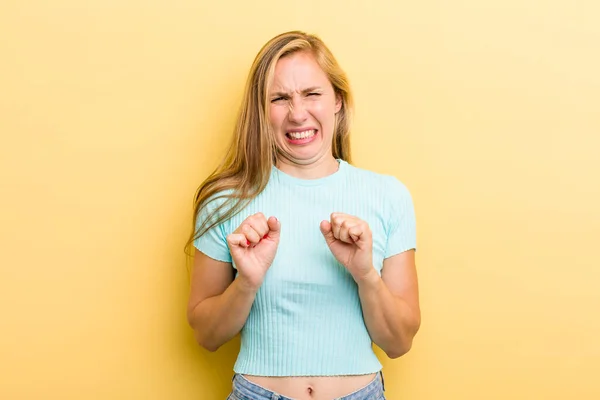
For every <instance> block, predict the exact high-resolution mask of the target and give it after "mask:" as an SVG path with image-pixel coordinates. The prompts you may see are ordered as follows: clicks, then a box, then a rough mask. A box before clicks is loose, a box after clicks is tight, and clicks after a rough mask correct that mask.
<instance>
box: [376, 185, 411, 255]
mask: <svg viewBox="0 0 600 400" xmlns="http://www.w3.org/2000/svg"><path fill="white" fill-rule="evenodd" d="M390 180H391V181H390V182H389V187H388V189H387V193H388V196H389V203H388V204H389V206H388V207H387V210H388V213H389V214H388V219H387V221H388V229H387V232H388V236H387V245H386V249H385V257H384V258H388V257H391V256H394V255H396V254H400V253H402V252H404V251H407V250H411V249H415V250H416V249H417V228H416V218H415V209H414V205H413V200H412V196H411V195H410V192H409V190H408V188H407V187H406V186H405V185H404V184H403V183H402V182H400V181H399V180H398V179H396V178H395V177H390Z"/></svg>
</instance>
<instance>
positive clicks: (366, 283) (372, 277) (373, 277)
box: [354, 267, 381, 288]
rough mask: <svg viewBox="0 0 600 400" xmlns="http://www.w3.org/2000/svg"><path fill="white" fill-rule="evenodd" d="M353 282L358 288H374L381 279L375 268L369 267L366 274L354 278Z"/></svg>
mask: <svg viewBox="0 0 600 400" xmlns="http://www.w3.org/2000/svg"><path fill="white" fill-rule="evenodd" d="M354 280H355V281H356V283H357V284H358V286H359V288H366V287H376V285H377V284H379V281H380V280H381V277H380V276H379V274H378V273H377V271H376V270H375V268H374V267H371V268H370V269H369V270H368V271H367V272H366V273H364V274H362V275H361V276H359V277H357V278H354Z"/></svg>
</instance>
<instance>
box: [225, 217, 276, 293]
mask: <svg viewBox="0 0 600 400" xmlns="http://www.w3.org/2000/svg"><path fill="white" fill-rule="evenodd" d="M280 228H281V224H280V223H279V221H278V220H277V218H275V217H270V218H269V219H268V220H267V218H266V217H265V216H264V215H263V213H257V214H254V215H251V216H249V217H248V218H246V219H245V220H244V222H242V223H241V225H240V226H239V227H238V228H237V229H236V230H235V231H234V232H233V233H232V234H230V235H228V236H227V244H228V246H229V251H230V253H231V257H232V258H233V261H234V262H235V265H236V267H237V270H238V274H239V276H238V278H237V279H241V280H242V282H243V283H244V284H245V285H247V287H248V288H250V289H252V290H258V288H259V287H260V285H261V284H262V282H263V279H264V278H265V274H266V273H267V270H268V269H269V267H270V266H271V264H272V263H273V260H274V259H275V254H276V253H277V246H278V245H279V231H280Z"/></svg>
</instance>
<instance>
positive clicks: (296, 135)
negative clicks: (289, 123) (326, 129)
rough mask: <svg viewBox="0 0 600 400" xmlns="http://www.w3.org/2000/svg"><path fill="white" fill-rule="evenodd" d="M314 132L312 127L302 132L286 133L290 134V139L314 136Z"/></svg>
mask: <svg viewBox="0 0 600 400" xmlns="http://www.w3.org/2000/svg"><path fill="white" fill-rule="evenodd" d="M314 134H315V130H314V129H310V130H308V131H304V132H288V135H290V137H291V138H292V139H306V138H308V137H311V136H314Z"/></svg>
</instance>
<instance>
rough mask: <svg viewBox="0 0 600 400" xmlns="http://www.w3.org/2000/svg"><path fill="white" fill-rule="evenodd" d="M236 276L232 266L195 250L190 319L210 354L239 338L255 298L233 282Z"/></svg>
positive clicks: (251, 291) (239, 282) (248, 289)
mask: <svg viewBox="0 0 600 400" xmlns="http://www.w3.org/2000/svg"><path fill="white" fill-rule="evenodd" d="M234 274H235V270H234V269H233V267H232V265H231V263H227V262H222V261H216V260H213V259H212V258H210V257H208V256H207V255H205V254H204V253H202V252H200V251H198V250H196V255H195V257H194V266H193V270H192V281H191V292H190V297H189V302H188V311H187V317H188V322H189V324H190V326H191V327H192V329H193V330H194V337H195V338H196V341H197V342H198V343H199V344H200V345H201V346H202V347H204V348H205V349H207V350H209V351H215V350H217V349H218V348H219V347H220V346H222V345H223V344H225V343H226V342H228V341H229V340H231V339H232V338H233V337H235V335H237V334H238V332H239V331H240V330H241V329H242V327H243V326H244V324H245V323H246V319H248V314H250V308H251V307H252V303H253V302H254V297H255V296H256V289H254V288H252V287H250V286H249V285H246V284H244V282H243V280H240V279H235V280H234Z"/></svg>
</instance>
